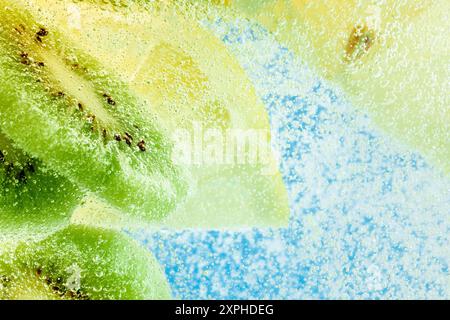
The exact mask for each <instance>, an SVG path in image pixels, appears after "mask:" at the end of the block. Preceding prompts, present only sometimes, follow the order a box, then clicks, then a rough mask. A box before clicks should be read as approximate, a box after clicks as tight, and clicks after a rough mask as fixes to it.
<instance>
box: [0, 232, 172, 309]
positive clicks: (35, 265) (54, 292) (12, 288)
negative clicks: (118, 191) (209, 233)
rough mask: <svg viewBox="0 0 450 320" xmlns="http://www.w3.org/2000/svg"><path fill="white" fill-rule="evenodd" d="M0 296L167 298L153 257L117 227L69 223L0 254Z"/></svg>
mask: <svg viewBox="0 0 450 320" xmlns="http://www.w3.org/2000/svg"><path fill="white" fill-rule="evenodd" d="M0 299H11V300H13V299H27V300H28V299H29V300H32V299H67V300H72V299H73V300H131V299H133V300H134V299H136V300H143V299H170V289H169V286H168V283H167V280H166V278H165V275H164V273H163V272H162V271H161V269H160V267H159V264H158V263H157V261H156V259H155V258H154V257H153V256H152V255H151V254H150V252H148V251H147V250H145V249H144V248H142V247H140V246H139V245H138V244H137V243H135V242H134V241H133V240H131V239H129V238H128V237H126V236H125V235H123V234H121V233H120V232H116V231H111V230H105V229H99V228H92V227H86V226H77V225H72V226H69V227H68V228H66V229H64V230H61V231H58V232H57V233H55V234H54V235H52V236H50V237H49V238H47V239H45V240H42V241H40V242H35V243H31V244H26V243H22V244H20V245H19V246H18V247H17V248H16V249H15V250H10V251H6V252H5V253H4V254H3V255H2V256H1V257H0Z"/></svg>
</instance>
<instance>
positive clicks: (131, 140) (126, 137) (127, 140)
mask: <svg viewBox="0 0 450 320" xmlns="http://www.w3.org/2000/svg"><path fill="white" fill-rule="evenodd" d="M123 139H124V140H125V142H126V144H127V145H129V146H131V143H132V142H133V137H132V136H131V134H129V133H128V132H125V135H124V136H123Z"/></svg>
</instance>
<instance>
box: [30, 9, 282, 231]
mask: <svg viewBox="0 0 450 320" xmlns="http://www.w3.org/2000/svg"><path fill="white" fill-rule="evenodd" d="M28 3H29V4H30V8H31V9H33V8H34V9H35V10H36V9H37V8H39V10H37V11H38V12H37V14H40V15H41V16H42V17H43V19H46V20H45V21H48V22H49V23H56V24H58V25H60V26H62V28H66V34H67V35H68V36H70V37H71V38H72V39H73V41H75V42H77V43H78V45H79V46H80V47H82V48H84V49H85V50H86V51H87V52H89V53H90V54H92V55H93V56H95V57H97V58H98V59H99V60H101V61H107V62H108V67H110V68H111V69H113V70H116V71H117V72H118V74H120V75H121V76H122V77H123V78H124V79H126V81H127V83H128V84H129V85H130V86H131V88H132V89H134V90H135V91H136V92H138V93H139V95H140V96H141V97H144V98H145V99H146V100H147V101H149V104H148V105H150V106H151V109H148V110H146V111H147V112H148V116H149V117H152V118H155V119H156V122H158V124H160V125H162V126H164V127H165V128H167V130H168V131H169V132H172V133H174V132H176V130H179V129H185V130H187V131H184V132H187V134H186V135H189V134H192V136H191V137H190V138H191V139H194V137H193V129H192V127H193V123H197V124H199V125H200V126H201V127H202V129H204V131H206V130H208V129H216V131H217V130H219V131H220V132H221V133H223V134H225V133H226V131H227V130H228V129H235V130H249V129H250V130H256V131H258V130H259V131H266V133H267V134H269V130H270V128H269V122H268V117H267V114H266V110H265V108H264V106H263V104H262V103H261V102H260V100H259V98H258V97H257V95H256V93H255V91H254V88H253V86H252V84H251V83H250V81H249V80H248V78H247V76H246V74H245V72H244V71H243V69H242V67H241V66H240V65H239V64H238V63H237V62H236V60H235V59H234V57H233V56H232V55H231V54H230V53H229V52H228V50H227V49H226V47H225V46H224V45H223V43H221V41H220V40H219V39H217V38H215V37H214V36H213V35H212V34H211V33H210V32H209V31H207V30H205V29H204V28H203V27H201V26H200V24H199V23H198V22H197V21H196V20H195V19H196V18H195V17H194V16H193V14H192V13H191V12H189V11H188V10H185V11H183V9H180V8H175V7H174V6H171V5H165V4H159V5H157V6H155V5H153V6H151V5H150V6H148V7H146V8H145V9H142V8H141V7H138V6H136V5H135V4H134V3H133V2H127V6H126V7H124V6H120V7H119V6H113V5H107V4H103V5H102V6H97V5H92V1H84V2H76V3H75V2H73V1H55V0H29V1H28ZM43 8H45V9H43ZM112 21H113V22H114V23H111V22H112ZM142 26H146V27H142ZM202 138H203V137H202ZM174 140H175V139H174ZM268 144H269V142H268ZM205 145H206V143H205ZM222 145H223V144H220V146H222ZM220 146H219V147H220ZM194 149H195V146H194V142H193V146H192V151H193V152H194V151H195V150H194ZM203 151H204V150H201V152H203ZM244 156H248V151H244ZM201 158H202V159H201V160H199V161H195V160H193V159H191V160H192V161H191V162H189V163H188V162H181V163H179V164H180V166H183V167H184V168H186V169H187V171H189V172H191V177H190V187H191V189H190V191H189V195H188V197H186V200H185V201H184V202H181V203H180V204H179V206H178V207H177V208H176V210H175V211H174V212H172V213H171V214H170V215H168V216H167V219H166V220H165V221H163V222H162V224H164V225H166V226H170V227H178V228H183V227H214V228H223V227H241V226H250V227H251V226H282V225H286V223H287V220H288V217H289V208H288V201H287V195H286V190H285V186H284V184H283V181H282V178H281V175H280V174H279V172H278V170H277V169H276V166H277V164H276V162H275V159H274V157H273V155H272V154H267V157H265V158H264V159H263V160H264V163H263V164H261V163H256V164H250V165H235V164H233V163H231V164H224V163H220V160H218V161H216V163H206V160H207V159H206V160H205V157H202V156H201ZM266 167H270V168H273V167H275V170H273V172H271V173H270V174H264V173H262V172H263V171H264V170H265V169H266Z"/></svg>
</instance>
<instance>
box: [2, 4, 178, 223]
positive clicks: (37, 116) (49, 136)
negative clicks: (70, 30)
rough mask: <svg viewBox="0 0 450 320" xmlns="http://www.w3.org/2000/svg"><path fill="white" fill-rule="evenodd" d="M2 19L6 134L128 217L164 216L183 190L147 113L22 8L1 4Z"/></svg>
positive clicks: (91, 62)
mask: <svg viewBox="0 0 450 320" xmlns="http://www.w3.org/2000/svg"><path fill="white" fill-rule="evenodd" d="M0 14H1V16H2V25H1V26H0V82H1V86H0V126H1V127H2V130H3V131H4V132H5V134H6V135H7V136H8V137H10V138H12V139H13V140H14V141H15V142H16V143H17V144H18V145H19V146H20V147H21V148H22V149H23V150H26V151H27V153H29V154H31V155H33V156H36V157H38V158H40V159H42V160H43V161H44V162H45V163H46V164H47V165H48V166H49V167H50V168H52V169H54V170H55V171H58V172H60V173H61V174H63V175H65V176H67V177H68V178H70V179H71V180H72V181H73V182H75V183H76V184H77V185H79V186H80V187H82V188H86V189H87V190H89V191H91V192H94V193H96V194H98V195H99V196H100V197H103V198H104V199H105V200H107V201H109V202H111V204H113V205H115V206H116V207H118V208H120V209H122V210H123V211H124V212H128V213H130V214H134V215H135V216H138V217H141V218H145V219H150V220H153V219H158V218H161V217H164V216H165V215H166V214H167V213H168V212H169V211H170V210H171V209H172V208H173V207H174V206H175V204H176V202H177V200H178V198H180V197H182V196H183V195H184V193H185V191H186V190H185V189H186V186H185V183H184V181H183V179H182V178H181V177H180V173H179V171H178V169H177V168H176V167H175V166H174V165H173V162H172V160H171V146H170V144H168V143H166V140H167V139H165V137H164V134H163V133H162V132H161V131H160V130H158V129H156V127H155V126H154V125H153V124H151V123H149V121H148V118H145V117H143V116H142V114H141V111H142V110H145V109H146V108H148V106H145V105H143V102H142V101H140V100H139V99H138V98H137V97H135V96H134V95H133V94H131V93H130V91H129V89H128V87H127V86H126V85H125V84H124V83H123V82H121V81H120V80H119V79H118V78H117V77H115V76H114V75H112V74H110V73H108V72H106V71H104V70H103V68H102V67H101V64H100V62H97V61H95V60H94V59H92V58H91V57H90V56H88V55H86V54H84V53H83V52H81V51H80V50H77V49H76V45H73V44H70V43H69V42H67V41H65V39H64V37H62V36H61V35H60V34H59V33H58V30H57V29H54V28H53V29H51V30H50V29H48V28H47V27H46V26H44V25H41V24H39V23H38V22H37V21H35V17H33V16H32V15H31V14H30V13H27V12H26V10H24V8H22V7H20V5H19V4H16V3H14V2H12V1H10V0H0ZM103 63H107V62H105V61H103ZM17 88H20V89H17Z"/></svg>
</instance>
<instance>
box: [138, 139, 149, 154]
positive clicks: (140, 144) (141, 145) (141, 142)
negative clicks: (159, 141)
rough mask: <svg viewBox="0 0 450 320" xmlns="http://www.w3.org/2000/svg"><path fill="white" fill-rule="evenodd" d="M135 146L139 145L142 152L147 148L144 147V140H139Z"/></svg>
mask: <svg viewBox="0 0 450 320" xmlns="http://www.w3.org/2000/svg"><path fill="white" fill-rule="evenodd" d="M137 146H138V147H139V150H141V151H142V152H144V151H146V150H147V148H146V147H145V141H144V140H141V141H139V143H138V144H137Z"/></svg>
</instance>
